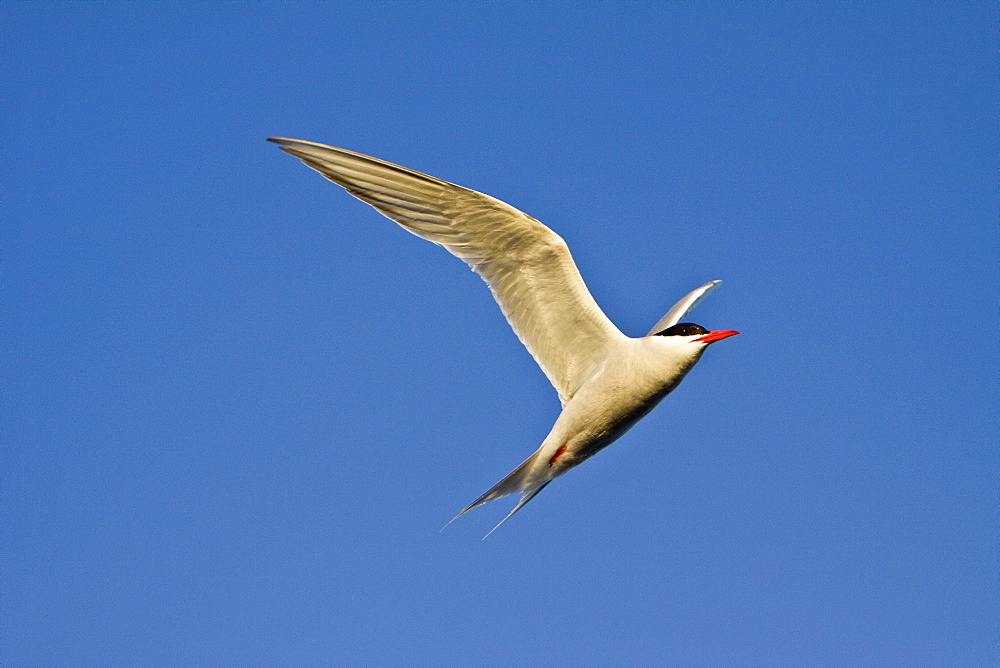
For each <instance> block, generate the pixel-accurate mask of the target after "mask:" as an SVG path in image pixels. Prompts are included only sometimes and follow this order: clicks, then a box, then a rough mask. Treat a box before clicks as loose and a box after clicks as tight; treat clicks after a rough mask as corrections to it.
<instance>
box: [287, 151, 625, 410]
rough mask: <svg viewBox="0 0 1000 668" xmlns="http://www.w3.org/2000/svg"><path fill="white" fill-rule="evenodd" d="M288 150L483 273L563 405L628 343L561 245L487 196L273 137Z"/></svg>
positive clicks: (529, 219) (382, 164) (547, 232)
mask: <svg viewBox="0 0 1000 668" xmlns="http://www.w3.org/2000/svg"><path fill="white" fill-rule="evenodd" d="M270 141H273V142H275V143H277V144H278V145H279V146H280V147H281V149H282V150H283V151H285V152H286V153H289V154H291V155H293V156H295V157H297V158H299V159H300V160H302V162H304V163H305V164H306V165H308V166H309V167H311V168H313V169H315V170H316V171H317V172H319V173H320V174H322V175H323V176H325V177H326V178H328V179H329V180H331V181H333V182H334V183H336V184H337V185H339V186H342V187H343V188H344V189H345V190H347V192H349V193H350V194H351V195H354V196H355V197H357V198H358V199H360V200H361V201H363V202H366V203H368V204H370V205H371V206H373V207H375V209H376V210H378V211H379V212H380V213H382V214H383V215H384V216H386V217H388V218H390V219H392V220H394V221H395V222H397V223H399V225H401V226H402V227H403V228H404V229H405V230H407V231H409V232H412V233H413V234H415V235H417V236H419V237H422V238H424V239H427V240H428V241H432V242H434V243H436V244H438V245H440V246H442V247H444V248H445V249H446V250H447V251H448V252H450V253H451V254H452V255H455V256H457V257H459V258H461V259H462V260H463V261H465V262H466V263H467V264H468V265H469V266H470V267H471V268H472V269H473V270H474V271H475V272H476V273H478V274H479V275H480V276H481V277H482V278H483V280H484V281H486V283H487V285H489V287H490V290H491V291H492V292H493V296H494V298H495V299H496V301H497V303H498V304H499V305H500V309H501V311H503V314H504V316H505V317H506V318H507V321H508V322H509V323H510V325H511V327H512V328H513V329H514V332H515V333H516V334H517V336H518V338H520V339H521V342H522V343H523V344H524V345H525V347H526V348H527V349H528V351H529V352H530V353H531V355H532V356H533V357H534V358H535V361H537V362H538V365H539V366H540V367H541V368H542V371H544V372H545V375H546V376H547V377H548V379H549V381H551V383H552V385H553V386H554V387H555V388H556V391H557V392H558V393H559V398H560V400H561V401H562V402H563V403H566V402H567V401H569V400H570V399H571V398H572V397H573V395H574V394H575V393H576V391H577V390H578V389H579V387H580V385H581V384H582V383H583V382H584V381H585V380H586V378H587V377H588V375H589V373H590V372H591V371H592V368H593V364H594V363H595V362H596V361H597V360H599V359H601V358H602V356H601V354H600V352H601V350H602V349H603V348H604V347H605V345H607V344H608V343H609V342H610V341H613V340H616V339H623V338H625V336H624V334H622V333H621V332H620V331H619V330H618V328H617V327H615V326H614V324H613V323H612V322H611V321H610V320H609V319H608V318H607V316H605V315H604V313H603V312H602V311H601V309H600V307H599V306H598V305H597V302H595V301H594V298H593V297H592V296H591V294H590V292H589V291H588V290H587V286H586V285H585V284H584V282H583V278H582V277H581V276H580V272H579V270H578V269H577V268H576V264H575V263H574V262H573V257H572V256H571V255H570V252H569V248H568V247H567V245H566V242H565V241H563V239H562V238H561V237H560V236H559V235H558V234H556V233H555V232H553V231H552V230H550V229H549V228H547V227H546V226H545V225H543V224H542V223H540V222H538V221H537V220H535V219H534V218H532V217H531V216H528V215H526V214H524V213H522V212H520V211H518V210H517V209H515V208H514V207H512V206H510V205H509V204H505V203H504V202H501V201H500V200H498V199H494V198H493V197H490V196H489V195H484V194H482V193H479V192H476V191H474V190H469V189H467V188H463V187H461V186H457V185H455V184H453V183H448V182H447V181H442V180H441V179H437V178H434V177H433V176H428V175H426V174H421V173H420V172H415V171H413V170H411V169H407V168H405V167H400V166H399V165H394V164H392V163H388V162H384V161H382V160H378V159H376V158H372V157H369V156H366V155H361V154H359V153H353V152H351V151H346V150H344V149H339V148H333V147H331V146H325V145H323V144H315V143H313V142H306V141H301V140H296V139H283V138H272V139H271V140H270Z"/></svg>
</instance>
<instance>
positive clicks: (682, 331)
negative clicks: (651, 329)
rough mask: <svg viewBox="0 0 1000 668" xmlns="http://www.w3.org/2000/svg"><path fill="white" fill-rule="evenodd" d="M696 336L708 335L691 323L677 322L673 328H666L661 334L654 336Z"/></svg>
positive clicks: (703, 329)
mask: <svg viewBox="0 0 1000 668" xmlns="http://www.w3.org/2000/svg"><path fill="white" fill-rule="evenodd" d="M696 334H708V330H707V329H705V328H704V327H702V326H701V325H696V324H694V323H693V322H679V323H677V324H676V325H674V326H673V327H667V328H666V329H665V330H663V331H662V332H657V333H656V334H655V336H695V335H696Z"/></svg>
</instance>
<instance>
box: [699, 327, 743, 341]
mask: <svg viewBox="0 0 1000 668" xmlns="http://www.w3.org/2000/svg"><path fill="white" fill-rule="evenodd" d="M737 334H739V332H734V331H733V330H731V329H717V330H715V331H714V332H709V333H708V334H706V335H705V336H699V337H698V338H697V339H695V341H701V342H702V343H715V342H716V341H721V340H722V339H728V338H729V337H730V336H736V335H737Z"/></svg>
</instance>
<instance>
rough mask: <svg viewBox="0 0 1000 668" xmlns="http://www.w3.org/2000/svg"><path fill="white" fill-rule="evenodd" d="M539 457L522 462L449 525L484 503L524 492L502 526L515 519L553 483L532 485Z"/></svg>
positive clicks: (534, 456)
mask: <svg viewBox="0 0 1000 668" xmlns="http://www.w3.org/2000/svg"><path fill="white" fill-rule="evenodd" d="M537 457H538V453H537V452H536V453H535V454H533V455H531V456H530V457H528V458H527V459H525V460H524V461H523V462H521V465H520V466H518V467H517V468H516V469H514V470H513V471H511V472H510V473H508V474H507V477H505V478H504V479H503V480H501V481H500V482H498V483H497V484H495V485H493V487H491V488H490V489H489V490H488V491H487V492H486V493H485V494H483V495H482V496H481V497H479V498H478V499H476V500H475V501H473V502H472V503H470V504H469V505H468V506H467V507H466V508H465V510H463V511H462V512H460V513H459V514H458V515H455V516H454V517H453V518H451V521H449V522H448V524H451V523H452V522H454V521H455V520H457V519H458V518H459V517H461V516H462V515H464V514H465V513H467V512H469V511H470V510H472V509H473V508H476V507H477V506H481V505H483V504H484V503H489V502H490V501H496V500H497V499H502V498H503V497H505V496H509V495H510V494H518V493H522V492H523V493H524V496H522V497H521V500H520V501H518V502H517V505H516V506H514V510H512V511H510V513H508V514H507V517H505V518H503V519H502V520H500V524H503V523H504V522H506V521H507V520H509V519H510V518H511V517H513V516H514V513H516V512H517V511H519V510H520V509H521V508H523V507H524V505H525V504H526V503H528V501H531V500H532V499H533V498H535V496H536V495H537V494H538V493H539V492H540V491H542V490H543V489H545V486H546V485H548V484H549V483H550V482H552V481H551V480H543V481H542V482H540V483H535V484H534V485H532V481H531V480H530V477H531V476H530V474H531V465H532V464H533V463H534V461H535V459H536V458H537ZM448 524H445V525H444V526H443V527H441V531H444V530H445V529H447V528H448ZM500 524H497V525H496V526H495V527H493V528H492V529H490V533H493V532H494V531H496V530H497V529H499V528H500ZM490 533H488V534H486V535H485V536H483V540H486V538H487V537H489V535H490Z"/></svg>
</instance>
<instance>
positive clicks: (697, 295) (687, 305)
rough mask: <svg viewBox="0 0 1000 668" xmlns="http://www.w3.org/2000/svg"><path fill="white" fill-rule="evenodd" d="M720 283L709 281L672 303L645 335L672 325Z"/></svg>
mask: <svg viewBox="0 0 1000 668" xmlns="http://www.w3.org/2000/svg"><path fill="white" fill-rule="evenodd" d="M720 285H722V281H709V282H708V283H706V284H705V285H702V286H701V287H699V288H695V289H694V290H692V291H691V292H689V293H687V294H686V295H684V297H683V298H681V300H680V301H679V302H677V303H676V304H674V305H673V306H672V307H671V308H670V310H669V311H667V313H666V315H664V316H663V317H662V318H660V320H659V321H658V322H657V323H656V324H655V325H653V329H651V330H649V333H648V334H646V336H652V335H653V334H656V333H657V332H662V331H663V330H665V329H666V328H667V327H672V326H673V325H676V324H677V323H679V322H680V321H681V318H683V317H684V316H686V315H687V314H688V313H690V312H691V311H692V310H694V307H695V306H697V305H698V304H700V303H701V302H702V300H703V299H705V297H707V296H708V295H709V294H711V292H712V290H714V289H716V288H717V287H719V286H720Z"/></svg>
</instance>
